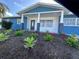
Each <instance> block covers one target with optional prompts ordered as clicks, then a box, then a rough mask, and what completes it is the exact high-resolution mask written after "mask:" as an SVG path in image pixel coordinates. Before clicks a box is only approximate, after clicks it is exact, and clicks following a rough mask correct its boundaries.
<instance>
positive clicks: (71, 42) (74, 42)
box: [66, 35, 79, 48]
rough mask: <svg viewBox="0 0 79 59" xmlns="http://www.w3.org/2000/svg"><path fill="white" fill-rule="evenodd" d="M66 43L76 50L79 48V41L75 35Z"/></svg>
mask: <svg viewBox="0 0 79 59" xmlns="http://www.w3.org/2000/svg"><path fill="white" fill-rule="evenodd" d="M66 43H67V44H68V45H69V46H72V47H75V48H77V47H78V46H79V41H78V39H77V38H76V36H75V35H71V36H70V37H68V38H67V39H66Z"/></svg>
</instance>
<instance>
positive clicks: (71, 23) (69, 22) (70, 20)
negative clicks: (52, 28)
mask: <svg viewBox="0 0 79 59" xmlns="http://www.w3.org/2000/svg"><path fill="white" fill-rule="evenodd" d="M75 21H76V20H75V18H64V25H65V26H74V25H75Z"/></svg>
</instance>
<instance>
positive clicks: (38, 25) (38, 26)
mask: <svg viewBox="0 0 79 59" xmlns="http://www.w3.org/2000/svg"><path fill="white" fill-rule="evenodd" d="M37 31H38V32H39V31H40V13H38V19H37Z"/></svg>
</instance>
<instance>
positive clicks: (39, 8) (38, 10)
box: [25, 6, 58, 13]
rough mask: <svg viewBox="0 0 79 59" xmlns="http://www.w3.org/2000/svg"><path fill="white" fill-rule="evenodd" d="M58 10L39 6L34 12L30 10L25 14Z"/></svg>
mask: <svg viewBox="0 0 79 59" xmlns="http://www.w3.org/2000/svg"><path fill="white" fill-rule="evenodd" d="M56 10H58V9H56V8H50V7H45V6H39V7H37V8H34V9H32V10H29V11H27V12H25V13H32V12H45V11H56Z"/></svg>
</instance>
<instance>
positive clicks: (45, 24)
mask: <svg viewBox="0 0 79 59" xmlns="http://www.w3.org/2000/svg"><path fill="white" fill-rule="evenodd" d="M41 21H44V22H45V21H46V22H45V23H44V24H43V26H41V24H40V26H41V27H53V20H40V23H41ZM47 21H52V24H51V26H47V23H48V22H47ZM49 24H50V23H49Z"/></svg>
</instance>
